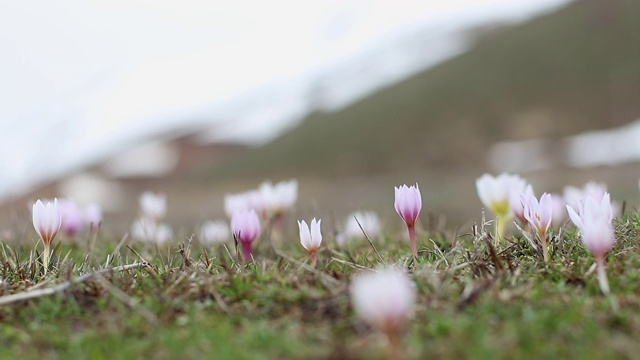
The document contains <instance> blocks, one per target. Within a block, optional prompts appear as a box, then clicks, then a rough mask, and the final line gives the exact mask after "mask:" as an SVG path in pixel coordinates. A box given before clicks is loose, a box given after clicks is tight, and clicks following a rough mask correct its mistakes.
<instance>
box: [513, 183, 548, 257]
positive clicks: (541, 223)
mask: <svg viewBox="0 0 640 360" xmlns="http://www.w3.org/2000/svg"><path fill="white" fill-rule="evenodd" d="M521 198H522V203H523V204H524V218H525V219H526V220H527V222H528V223H529V226H530V227H531V229H532V230H535V231H536V232H537V233H538V237H539V238H540V242H542V254H543V258H544V261H545V262H547V261H549V248H548V244H547V233H548V231H549V227H551V220H552V219H553V201H552V199H551V195H550V194H547V193H544V194H542V196H541V197H540V202H538V199H536V197H535V196H534V195H533V191H532V192H530V193H528V194H527V193H525V194H523V195H521Z"/></svg>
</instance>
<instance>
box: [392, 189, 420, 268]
mask: <svg viewBox="0 0 640 360" xmlns="http://www.w3.org/2000/svg"><path fill="white" fill-rule="evenodd" d="M394 189H395V202H394V204H393V205H394V207H395V209H396V212H397V213H398V215H400V217H401V218H402V220H404V222H405V223H406V224H407V229H408V230H409V241H410V242H411V253H412V254H413V256H418V246H417V244H416V228H415V223H416V220H417V219H418V215H420V210H421V209H422V196H421V195H420V189H419V188H418V183H416V186H407V185H402V186H400V187H396V188H394Z"/></svg>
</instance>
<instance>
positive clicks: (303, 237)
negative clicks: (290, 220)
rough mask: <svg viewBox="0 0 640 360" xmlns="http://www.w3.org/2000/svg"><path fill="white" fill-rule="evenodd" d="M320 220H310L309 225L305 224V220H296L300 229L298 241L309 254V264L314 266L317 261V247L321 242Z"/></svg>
mask: <svg viewBox="0 0 640 360" xmlns="http://www.w3.org/2000/svg"><path fill="white" fill-rule="evenodd" d="M321 222H322V220H316V219H315V218H313V220H311V226H309V225H307V222H306V221H304V220H302V221H300V220H298V228H299V229H300V243H301V244H302V247H304V248H305V249H306V250H307V251H308V252H309V255H310V256H311V265H312V266H313V267H316V264H317V262H318V256H317V252H318V248H319V247H320V243H322V233H321V232H320V223H321Z"/></svg>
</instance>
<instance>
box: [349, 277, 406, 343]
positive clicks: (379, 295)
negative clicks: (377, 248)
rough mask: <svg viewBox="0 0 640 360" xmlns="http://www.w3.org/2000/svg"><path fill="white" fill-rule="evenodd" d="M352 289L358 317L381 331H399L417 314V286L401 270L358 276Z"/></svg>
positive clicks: (351, 292)
mask: <svg viewBox="0 0 640 360" xmlns="http://www.w3.org/2000/svg"><path fill="white" fill-rule="evenodd" d="M349 290H350V294H351V301H352V303H353V307H354V310H355V311H356V313H357V314H358V316H359V317H360V318H361V319H362V320H364V321H365V322H367V323H369V324H371V325H372V326H374V327H376V328H378V329H379V330H383V331H389V329H396V330H397V329H398V328H399V327H400V326H402V325H403V324H404V322H405V321H407V320H408V319H409V317H410V316H411V315H412V313H413V308H414V304H415V297H416V295H415V287H414V284H413V282H412V281H411V279H410V278H409V277H408V276H407V275H406V274H405V273H404V272H402V271H401V270H398V269H393V268H386V269H381V270H379V271H378V272H375V273H366V274H361V275H357V276H355V277H354V278H353V281H352V283H351V287H350V289H349ZM396 330H393V331H396Z"/></svg>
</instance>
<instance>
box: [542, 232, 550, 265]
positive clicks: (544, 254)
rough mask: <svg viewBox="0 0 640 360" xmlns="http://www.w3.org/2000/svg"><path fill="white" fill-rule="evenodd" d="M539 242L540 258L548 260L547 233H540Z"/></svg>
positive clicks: (546, 261)
mask: <svg viewBox="0 0 640 360" xmlns="http://www.w3.org/2000/svg"><path fill="white" fill-rule="evenodd" d="M540 242H541V243H542V258H543V259H544V262H545V263H548V262H549V244H548V243H547V235H546V234H545V235H540Z"/></svg>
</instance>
